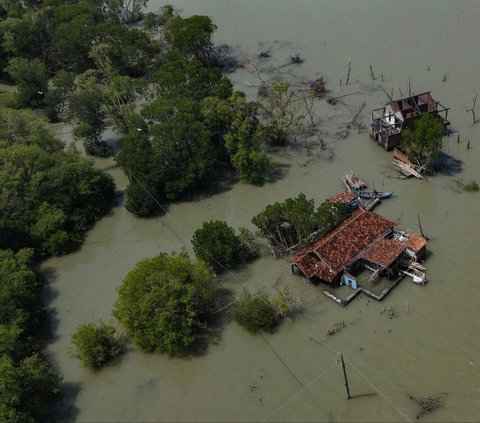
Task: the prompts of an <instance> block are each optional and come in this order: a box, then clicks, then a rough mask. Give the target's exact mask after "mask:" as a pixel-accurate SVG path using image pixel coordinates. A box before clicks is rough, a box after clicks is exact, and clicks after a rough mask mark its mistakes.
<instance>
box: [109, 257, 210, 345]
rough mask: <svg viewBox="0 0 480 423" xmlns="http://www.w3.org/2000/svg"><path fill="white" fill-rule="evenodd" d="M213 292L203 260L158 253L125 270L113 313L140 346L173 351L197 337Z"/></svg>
mask: <svg viewBox="0 0 480 423" xmlns="http://www.w3.org/2000/svg"><path fill="white" fill-rule="evenodd" d="M215 296H216V287H215V283H214V275H213V273H212V270H211V269H210V268H209V267H208V266H207V265H206V264H205V263H204V262H202V261H190V259H189V258H188V257H186V256H184V255H179V256H167V255H160V256H158V257H155V258H151V259H145V260H142V261H140V262H139V263H137V265H136V266H135V268H134V269H133V270H131V271H130V272H129V273H128V275H127V276H126V277H125V279H124V280H123V282H122V285H121V286H120V289H119V292H118V300H117V302H116V304H115V307H114V311H113V314H114V316H115V317H116V318H117V319H118V320H120V322H121V323H122V325H123V327H124V328H125V329H126V331H127V333H128V334H129V335H130V336H132V338H133V341H134V342H135V344H137V345H138V346H139V347H140V348H141V349H142V350H144V351H154V350H158V351H164V352H170V353H173V352H176V351H179V350H181V349H183V348H185V347H187V346H189V345H190V344H192V343H193V342H194V341H195V339H196V336H197V333H198V330H199V329H201V328H204V327H205V326H206V321H205V319H206V317H207V316H208V314H209V313H210V312H211V310H212V306H213V304H214V302H215Z"/></svg>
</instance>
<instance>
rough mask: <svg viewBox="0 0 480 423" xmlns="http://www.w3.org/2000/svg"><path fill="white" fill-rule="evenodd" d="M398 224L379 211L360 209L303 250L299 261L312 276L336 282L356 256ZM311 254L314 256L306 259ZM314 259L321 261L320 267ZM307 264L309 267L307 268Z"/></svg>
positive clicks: (296, 260)
mask: <svg viewBox="0 0 480 423" xmlns="http://www.w3.org/2000/svg"><path fill="white" fill-rule="evenodd" d="M395 226H396V224H395V223H394V222H392V221H390V220H387V219H385V218H384V217H382V216H380V215H378V214H376V213H372V212H369V211H367V210H364V209H357V210H355V211H354V212H353V213H352V215H351V216H350V217H348V218H347V219H345V220H344V221H343V222H342V223H341V224H340V225H339V226H338V227H337V228H336V229H334V230H333V231H332V232H330V233H329V234H328V235H326V236H325V237H324V238H322V239H320V240H319V241H317V242H315V243H314V244H313V245H311V246H310V247H308V248H306V249H304V250H303V251H302V252H300V254H298V255H297V257H296V259H295V264H296V265H297V266H298V267H299V268H300V270H302V272H304V273H305V275H306V276H307V277H308V278H311V277H312V276H308V275H309V274H312V275H314V276H316V277H318V278H319V279H321V280H324V281H326V282H332V281H333V280H334V279H335V276H337V275H338V273H339V272H340V271H341V270H342V269H343V268H344V267H345V266H346V265H347V264H348V263H349V262H350V261H351V260H352V259H354V258H355V257H356V256H358V255H359V254H360V253H362V252H363V251H364V250H365V248H367V247H368V246H369V245H370V244H371V243H372V242H374V241H375V240H376V239H377V238H378V237H380V236H382V235H383V234H385V233H386V232H388V231H389V230H392V229H393V228H394V227H395ZM307 254H308V255H309V256H310V257H311V258H309V259H307V260H305V259H304V258H305V256H306V255H307ZM312 258H314V259H315V260H316V262H317V264H316V267H315V265H314V263H313V261H312ZM302 259H304V260H303V261H302ZM307 262H308V263H307ZM307 264H308V269H307V267H305V266H306V265H307ZM304 269H305V270H306V271H304Z"/></svg>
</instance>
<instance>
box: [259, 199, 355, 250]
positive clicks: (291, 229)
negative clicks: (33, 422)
mask: <svg viewBox="0 0 480 423" xmlns="http://www.w3.org/2000/svg"><path fill="white" fill-rule="evenodd" d="M346 216H347V208H346V206H345V205H344V204H341V203H335V204H332V203H330V202H329V201H325V202H324V203H322V204H321V205H320V207H318V208H317V209H316V208H315V204H314V201H313V200H307V198H306V197H305V195H304V194H299V195H298V196H297V197H296V198H287V199H286V200H285V201H284V202H283V203H278V202H277V203H274V204H271V205H268V206H267V207H266V208H265V210H264V211H262V212H261V213H259V214H258V215H257V216H255V217H254V218H253V219H252V223H253V224H254V225H256V226H257V227H258V229H259V231H260V233H261V234H262V235H263V237H264V238H265V239H266V241H267V242H268V243H269V245H270V247H271V248H272V251H273V252H274V253H275V254H288V253H289V252H292V251H294V250H295V249H298V248H300V247H302V246H304V244H305V243H306V242H311V241H313V240H315V239H316V238H318V237H320V236H323V235H325V234H326V233H328V232H329V231H331V230H332V229H333V228H335V227H336V226H337V225H338V224H339V223H340V222H341V221H342V220H344V219H345V217H346Z"/></svg>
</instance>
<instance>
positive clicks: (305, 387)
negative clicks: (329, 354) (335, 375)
mask: <svg viewBox="0 0 480 423" xmlns="http://www.w3.org/2000/svg"><path fill="white" fill-rule="evenodd" d="M336 365H337V361H336V360H335V362H334V363H333V364H332V365H331V366H330V367H329V368H328V369H326V370H324V371H323V372H322V373H320V374H319V375H318V376H317V377H316V378H315V379H313V380H312V381H311V382H309V383H308V384H307V385H305V386H304V387H303V388H302V389H300V391H298V392H297V393H296V394H294V395H292V396H291V397H290V398H289V399H288V400H286V401H285V402H284V403H283V404H282V405H280V406H279V407H277V408H276V409H275V410H274V411H272V412H271V413H270V414H269V415H268V416H267V417H265V418H264V419H263V420H262V422H266V421H267V420H268V419H269V418H270V417H272V416H274V415H275V414H277V413H278V412H279V411H280V410H281V409H282V408H283V407H285V406H286V405H287V404H288V403H290V402H291V401H293V400H294V399H295V398H297V397H298V396H299V395H300V394H301V393H302V392H303V391H305V390H307V388H309V387H310V386H312V385H313V384H314V383H315V382H316V381H317V380H319V379H320V378H321V377H322V376H324V375H326V374H327V373H328V372H329V371H330V370H331V369H333V368H334V367H335V366H336Z"/></svg>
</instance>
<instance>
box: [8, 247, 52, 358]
mask: <svg viewBox="0 0 480 423" xmlns="http://www.w3.org/2000/svg"><path fill="white" fill-rule="evenodd" d="M31 256H32V251H31V250H20V251H19V252H17V253H16V254H15V253H13V252H12V251H11V250H0V332H1V333H2V335H3V336H1V337H0V338H1V340H0V355H1V353H7V354H9V355H10V356H11V357H14V358H15V359H19V358H23V357H25V356H26V355H27V354H28V353H30V352H31V351H32V348H33V347H34V346H35V345H34V343H32V336H33V335H34V333H35V332H36V331H37V330H38V328H39V326H40V321H41V319H42V318H43V316H44V308H43V304H42V303H41V301H39V296H40V289H41V287H42V284H41V282H40V280H39V279H38V277H37V275H36V274H35V272H34V271H33V270H32V269H31V268H30V261H31Z"/></svg>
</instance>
